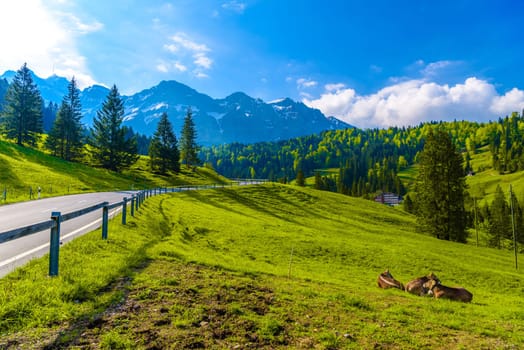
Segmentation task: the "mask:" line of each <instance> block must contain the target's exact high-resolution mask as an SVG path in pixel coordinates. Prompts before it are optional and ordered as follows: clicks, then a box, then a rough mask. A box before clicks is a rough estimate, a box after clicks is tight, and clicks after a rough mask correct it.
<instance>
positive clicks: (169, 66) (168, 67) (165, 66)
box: [156, 61, 187, 73]
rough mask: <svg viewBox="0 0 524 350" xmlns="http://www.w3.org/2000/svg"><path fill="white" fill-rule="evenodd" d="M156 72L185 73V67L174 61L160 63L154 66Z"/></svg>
mask: <svg viewBox="0 0 524 350" xmlns="http://www.w3.org/2000/svg"><path fill="white" fill-rule="evenodd" d="M156 70H157V71H159V72H162V73H169V72H171V71H173V70H177V71H179V72H185V71H187V67H186V66H185V65H183V64H182V63H180V62H178V61H174V62H166V61H160V62H159V63H158V64H157V65H156Z"/></svg>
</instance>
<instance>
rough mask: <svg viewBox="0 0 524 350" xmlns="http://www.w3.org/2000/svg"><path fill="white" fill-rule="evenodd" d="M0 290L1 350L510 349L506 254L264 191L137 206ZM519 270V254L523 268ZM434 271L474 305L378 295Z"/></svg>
mask: <svg viewBox="0 0 524 350" xmlns="http://www.w3.org/2000/svg"><path fill="white" fill-rule="evenodd" d="M60 258H61V261H60V264H61V270H60V275H59V276H58V277H56V278H48V277H46V273H47V260H46V259H45V258H43V259H40V260H35V261H33V262H32V263H30V264H29V265H28V266H26V267H24V268H22V269H19V270H17V271H16V272H15V273H13V274H11V275H8V276H7V277H5V278H4V279H2V280H0V335H1V336H2V337H1V339H2V340H0V348H7V349H24V348H25V349H32V348H44V347H47V348H80V349H81V348H102V349H127V348H128V349H135V348H138V349H170V348H171V349H182V348H211V349H226V348H228V349H232V348H237V349H244V348H266V349H274V348H282V349H284V348H287V349H354V348H355V349H360V348H365V349H370V348H375V349H420V348H433V349H460V348H464V349H481V348H484V349H517V348H523V347H524V311H523V310H524V298H523V292H524V284H523V278H524V276H523V273H522V270H515V268H514V264H513V260H512V256H511V254H510V252H507V251H502V250H494V249H488V248H477V247H474V246H471V245H464V244H457V243H451V242H444V241H439V240H436V239H434V238H431V237H428V236H425V235H422V234H420V233H418V232H417V229H416V226H415V222H414V218H413V217H411V216H409V215H406V214H405V213H403V212H402V211H399V210H397V209H393V208H390V207H386V206H382V205H380V204H376V203H373V202H371V201H366V200H361V199H356V198H351V197H347V196H342V195H338V194H334V193H328V192H319V191H315V190H312V189H309V188H299V187H295V186H285V185H277V184H268V185H263V186H249V187H238V188H227V189H216V190H207V191H198V192H197V191H191V192H185V193H177V194H172V195H162V196H158V197H154V198H151V199H148V200H147V201H146V202H145V204H144V205H143V206H142V207H141V209H140V213H139V215H138V216H136V217H135V218H134V219H133V220H131V221H130V223H129V225H127V226H121V225H120V224H119V220H118V219H116V220H114V221H113V222H111V224H110V227H109V239H108V240H107V241H102V240H101V239H100V232H99V231H98V232H93V233H91V234H88V235H86V236H83V237H81V238H79V239H77V240H75V241H73V242H71V243H69V244H67V245H65V246H63V247H62V249H61V253H60ZM520 258H521V261H523V260H522V256H521V257H520ZM386 268H389V269H390V271H391V272H392V273H393V275H394V276H395V277H396V278H397V279H399V280H400V281H402V282H404V283H406V282H407V281H409V280H410V279H413V278H415V277H419V276H423V275H426V274H427V273H429V272H434V273H435V274H437V276H438V277H439V278H440V279H441V280H442V282H443V283H444V284H446V285H452V286H454V285H461V286H463V287H465V288H467V289H468V290H470V291H471V292H472V293H473V294H474V297H473V302H472V303H471V304H463V303H458V302H451V301H445V300H436V299H432V298H429V297H417V296H413V295H411V294H408V293H406V292H402V291H400V290H382V289H379V288H378V287H377V286H376V278H377V276H378V274H379V273H380V272H382V271H383V270H385V269H386Z"/></svg>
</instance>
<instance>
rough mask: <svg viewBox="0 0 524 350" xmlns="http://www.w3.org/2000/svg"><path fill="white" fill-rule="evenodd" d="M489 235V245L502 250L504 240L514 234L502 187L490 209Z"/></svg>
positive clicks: (498, 187)
mask: <svg viewBox="0 0 524 350" xmlns="http://www.w3.org/2000/svg"><path fill="white" fill-rule="evenodd" d="M488 233H489V238H488V244H489V246H491V247H495V248H501V246H502V242H503V240H504V239H506V238H510V234H511V233H512V231H511V217H510V207H509V204H508V202H507V201H506V197H505V195H504V192H503V191H502V187H500V185H497V189H496V190H495V198H494V199H493V202H491V206H490V207H489V225H488Z"/></svg>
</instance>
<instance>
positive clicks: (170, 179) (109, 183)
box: [0, 140, 228, 204]
mask: <svg viewBox="0 0 524 350" xmlns="http://www.w3.org/2000/svg"><path fill="white" fill-rule="evenodd" d="M147 160H148V158H147V157H141V158H140V159H139V161H138V162H137V163H136V164H135V165H133V167H132V168H131V169H129V170H126V171H124V172H122V173H115V172H111V171H108V170H105V169H96V168H92V167H89V166H86V165H83V164H79V163H71V162H66V161H64V160H62V159H60V158H56V157H52V156H50V155H47V154H45V153H42V152H40V151H38V150H34V149H31V148H25V147H19V146H17V145H15V144H13V143H10V142H5V141H2V140H0V204H3V203H4V201H3V193H4V190H6V192H7V193H6V194H7V196H6V197H7V198H6V201H5V203H14V202H19V201H25V200H29V199H30V189H32V191H33V196H34V197H35V198H36V196H37V189H38V187H40V188H41V196H42V197H51V196H59V195H65V194H73V193H83V192H95V191H115V190H128V189H145V188H152V187H157V186H177V185H186V184H211V183H226V182H228V180H227V179H226V178H224V177H222V176H219V175H217V174H216V172H214V171H212V170H210V169H207V168H197V169H196V170H195V171H191V170H187V169H186V168H185V167H184V166H182V171H181V173H180V174H177V175H173V174H172V175H166V176H161V175H156V174H151V172H150V171H149V166H148V163H147Z"/></svg>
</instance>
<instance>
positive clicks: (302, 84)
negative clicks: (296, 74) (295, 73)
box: [297, 78, 318, 89]
mask: <svg viewBox="0 0 524 350" xmlns="http://www.w3.org/2000/svg"><path fill="white" fill-rule="evenodd" d="M317 84H318V83H317V82H316V81H314V80H311V79H305V78H300V79H297V87H298V88H299V89H307V88H312V87H314V86H316V85H317Z"/></svg>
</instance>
